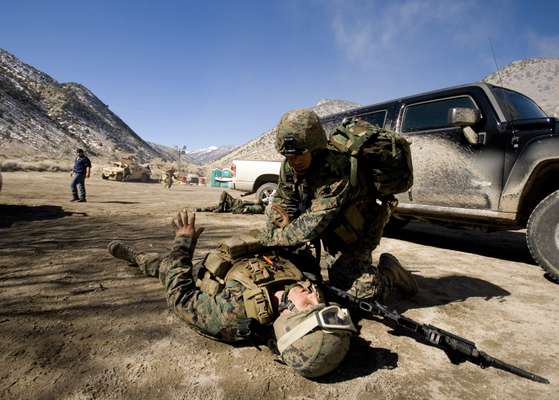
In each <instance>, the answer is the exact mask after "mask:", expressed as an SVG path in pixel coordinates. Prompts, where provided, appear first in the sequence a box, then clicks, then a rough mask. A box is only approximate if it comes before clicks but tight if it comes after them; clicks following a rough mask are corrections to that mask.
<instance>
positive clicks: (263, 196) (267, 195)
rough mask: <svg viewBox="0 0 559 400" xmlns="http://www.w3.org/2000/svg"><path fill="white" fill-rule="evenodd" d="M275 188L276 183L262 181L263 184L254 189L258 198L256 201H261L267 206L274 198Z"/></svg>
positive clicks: (276, 186)
mask: <svg viewBox="0 0 559 400" xmlns="http://www.w3.org/2000/svg"><path fill="white" fill-rule="evenodd" d="M277 188H278V185H277V184H276V183H273V182H267V183H264V184H263V185H260V187H259V188H258V190H257V191H256V198H257V199H258V201H260V202H262V204H264V206H267V205H268V204H270V202H271V201H272V199H273V198H274V194H275V193H276V189H277Z"/></svg>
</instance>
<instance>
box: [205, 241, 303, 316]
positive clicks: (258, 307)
mask: <svg viewBox="0 0 559 400" xmlns="http://www.w3.org/2000/svg"><path fill="white" fill-rule="evenodd" d="M262 249H263V248H262V245H261V244H260V242H259V240H258V239H256V238H254V237H253V236H250V235H243V236H240V237H236V238H231V239H229V240H226V241H225V242H222V243H220V244H219V245H218V247H217V249H215V250H214V251H212V252H210V253H209V254H208V255H207V256H206V259H205V260H204V269H203V270H202V271H201V275H202V276H200V277H199V278H198V279H197V281H196V286H198V287H199V288H200V290H201V291H203V292H205V293H207V294H209V295H211V296H215V295H216V294H217V293H219V292H220V291H221V290H222V289H223V287H224V286H225V283H226V282H227V281H230V280H234V281H237V282H239V283H240V284H241V285H243V286H244V287H245V290H244V292H243V302H244V306H245V311H246V314H247V317H248V318H254V319H255V320H257V321H258V322H259V323H260V324H262V325H267V324H270V323H271V322H273V320H274V309H273V306H272V300H271V296H273V293H274V291H276V290H279V289H280V288H281V287H282V286H285V285H287V284H289V283H295V282H298V281H302V280H304V279H305V278H304V277H303V274H302V273H301V271H299V269H298V268H297V267H296V266H295V265H294V264H293V263H292V262H290V261H289V260H287V259H285V258H283V257H276V256H272V255H270V256H269V257H270V259H272V260H273V261H274V263H273V265H270V264H268V263H267V262H266V261H265V260H264V258H263V255H262V253H259V251H260V250H262Z"/></svg>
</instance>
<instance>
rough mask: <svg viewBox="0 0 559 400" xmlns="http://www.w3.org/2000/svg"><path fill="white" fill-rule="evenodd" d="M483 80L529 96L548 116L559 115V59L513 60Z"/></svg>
mask: <svg viewBox="0 0 559 400" xmlns="http://www.w3.org/2000/svg"><path fill="white" fill-rule="evenodd" d="M484 81H485V82H488V83H492V84H494V85H498V86H504V87H507V88H510V89H513V90H516V91H519V92H521V93H524V94H525V95H527V96H529V97H531V98H532V99H533V100H535V101H536V103H538V104H539V106H540V107H541V108H543V110H544V111H545V112H546V113H547V115H549V116H550V117H556V118H557V117H559V59H557V58H552V59H545V58H539V59H538V58H536V59H528V60H520V61H514V62H512V63H511V64H510V65H507V66H506V67H504V68H502V69H501V70H500V71H499V73H494V74H491V75H489V76H487V77H485V79H484Z"/></svg>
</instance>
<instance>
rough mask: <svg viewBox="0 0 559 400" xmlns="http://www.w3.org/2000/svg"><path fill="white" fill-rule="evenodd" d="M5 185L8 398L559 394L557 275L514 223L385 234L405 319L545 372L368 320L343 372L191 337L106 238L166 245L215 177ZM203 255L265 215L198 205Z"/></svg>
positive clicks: (211, 197) (2, 342) (1, 243)
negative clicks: (490, 228)
mask: <svg viewBox="0 0 559 400" xmlns="http://www.w3.org/2000/svg"><path fill="white" fill-rule="evenodd" d="M3 175H4V187H3V190H2V192H0V365H1V366H2V368H0V398H1V399H140V398H141V399H154V398H158V399H250V398H265V399H373V398H376V399H434V400H438V399H475V400H480V399H556V398H557V395H558V393H559V372H558V367H559V339H558V337H557V328H558V327H559V304H558V302H557V298H558V294H559V286H558V285H556V284H554V283H552V282H550V281H548V280H547V279H545V278H544V276H543V272H542V271H541V269H540V268H539V267H538V266H536V265H535V264H534V263H533V261H532V260H531V258H530V255H529V253H528V250H527V248H526V245H525V242H524V236H523V234H522V233H521V232H504V233H492V234H487V233H481V232H466V231H452V230H447V229H444V228H440V227H433V226H428V225H420V224H412V225H410V226H409V227H408V228H406V229H405V230H404V231H402V233H401V234H399V235H398V236H395V237H389V238H383V240H382V242H381V246H380V247H379V248H378V249H377V250H376V251H375V252H374V256H375V259H378V256H379V255H380V254H381V252H386V251H389V252H392V253H393V254H395V255H396V256H397V257H398V258H399V259H400V260H401V262H402V263H403V264H404V265H405V266H406V267H407V268H409V269H410V270H412V271H413V273H414V274H415V276H416V278H417V280H418V282H419V286H420V290H421V291H420V294H419V295H418V296H417V297H416V298H415V299H413V301H407V302H403V303H399V304H394V306H397V307H398V309H399V310H400V311H402V312H405V315H407V316H410V317H412V318H415V319H417V320H420V321H422V322H425V323H432V324H434V325H438V326H440V327H441V328H444V329H447V330H450V331H452V332H455V333H457V334H459V335H462V336H465V337H467V338H469V339H471V340H473V341H475V342H476V343H477V344H478V347H479V348H480V349H482V350H485V351H487V352H488V353H490V354H492V355H494V356H495V357H497V358H500V359H502V360H504V361H507V362H510V363H512V364H516V365H518V366H520V367H523V368H526V369H528V370H530V371H532V372H535V373H537V374H540V375H543V376H545V377H547V378H548V379H550V380H551V384H550V385H542V384H538V383H534V382H531V381H528V380H525V379H522V378H519V377H516V376H514V375H511V374H508V373H505V372H501V371H498V370H495V369H487V370H482V369H480V368H478V367H477V366H475V365H472V364H461V365H453V364H451V363H450V362H449V361H448V359H447V357H446V356H445V354H444V353H443V352H441V351H440V350H438V349H434V348H430V347H427V346H425V345H422V344H419V343H416V342H415V341H414V340H412V339H410V338H408V337H405V336H396V335H393V334H391V330H390V329H389V328H387V327H386V326H384V325H382V324H381V323H379V322H376V321H373V320H361V321H359V325H360V326H361V334H360V338H361V339H359V340H358V339H356V340H355V341H354V342H353V344H352V349H351V351H350V354H349V356H348V357H347V359H346V361H345V362H344V363H343V364H342V366H341V367H340V369H339V370H338V371H337V372H335V373H333V374H331V375H330V376H328V377H326V378H324V379H321V380H320V381H310V380H306V379H304V378H302V377H299V376H297V375H295V374H293V373H292V372H291V371H290V370H289V369H288V368H287V367H286V366H284V365H282V364H281V363H279V362H277V361H276V358H275V357H274V355H273V354H271V353H270V351H268V350H267V349H266V348H262V349H260V350H258V349H257V348H255V347H251V346H244V347H233V346H230V345H227V344H223V343H219V342H215V341H212V340H210V339H207V338H205V337H202V336H199V335H197V334H196V333H195V332H193V331H191V330H190V329H189V328H188V327H187V326H185V325H184V324H183V323H182V322H181V321H180V320H178V319H177V318H175V317H174V315H173V314H172V313H170V312H169V311H168V310H167V307H166V304H165V300H164V297H163V292H162V288H161V287H160V284H159V282H158V281H157V280H155V279H150V278H146V277H143V276H142V275H141V274H140V273H139V272H138V271H137V270H135V269H134V268H132V267H129V266H127V265H126V263H124V262H120V261H119V260H116V259H113V258H112V257H111V256H110V255H109V254H108V253H107V250H106V246H107V243H108V242H109V241H110V240H112V239H117V238H119V239H123V240H129V241H131V243H133V244H134V245H135V246H138V247H141V248H145V249H148V250H149V251H159V250H161V251H164V250H165V249H167V248H168V247H169V245H170V243H171V240H172V231H171V228H170V224H169V222H170V218H171V216H172V215H173V214H174V212H175V211H176V210H177V209H179V208H181V207H185V206H186V207H200V206H204V205H208V204H211V203H214V202H216V201H217V199H218V197H219V194H220V191H219V190H218V189H215V188H201V187H187V186H176V187H173V190H172V191H170V192H168V191H166V190H164V189H163V188H162V187H161V186H160V185H159V184H145V183H119V182H108V181H102V180H101V179H100V178H98V177H93V178H91V180H90V181H88V192H89V194H88V200H89V202H88V203H83V204H77V203H70V202H69V201H68V200H69V199H70V195H69V188H68V185H69V177H68V175H67V174H61V173H24V172H16V173H4V174H3ZM197 222H198V224H199V225H200V226H205V227H206V231H205V233H204V234H203V236H202V238H201V240H200V242H199V248H198V251H197V257H200V256H202V255H203V254H204V253H205V252H207V251H208V250H209V249H211V248H212V247H213V246H214V245H215V243H216V242H217V241H219V240H220V239H223V238H227V237H229V236H231V235H235V234H237V233H239V232H242V231H243V230H246V229H251V228H254V227H261V226H263V224H264V216H260V215H256V216H251V215H249V216H239V215H228V214H220V215H217V214H212V213H201V214H199V215H198V219H197Z"/></svg>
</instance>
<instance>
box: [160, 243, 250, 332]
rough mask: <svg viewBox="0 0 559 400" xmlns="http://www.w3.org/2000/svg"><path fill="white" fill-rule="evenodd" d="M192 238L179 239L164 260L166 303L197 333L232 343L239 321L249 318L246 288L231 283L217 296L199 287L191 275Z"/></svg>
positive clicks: (162, 268)
mask: <svg viewBox="0 0 559 400" xmlns="http://www.w3.org/2000/svg"><path fill="white" fill-rule="evenodd" d="M194 247H195V243H193V242H192V239H191V238H188V237H184V236H177V237H176V238H175V242H174V244H173V249H172V250H171V252H170V253H169V254H168V255H167V256H166V257H165V258H164V259H163V260H162V261H161V266H160V270H159V279H160V280H161V282H162V283H163V285H164V286H165V291H166V293H167V303H168V304H169V307H170V308H171V309H172V310H173V312H174V313H175V314H176V315H177V316H179V318H181V319H182V320H184V321H185V322H186V323H188V325H189V326H190V327H191V328H193V329H194V330H196V331H198V332H200V333H202V334H206V335H209V336H212V337H214V338H216V339H219V340H223V341H227V342H233V341H237V340H240V338H238V337H237V336H236V332H237V325H238V320H239V318H246V312H245V309H244V304H243V300H242V292H243V290H244V289H243V287H242V286H241V285H240V284H239V283H238V282H235V281H231V282H228V283H227V284H226V286H225V288H224V289H223V290H222V291H221V292H219V293H218V294H217V295H215V296H210V295H208V294H207V293H204V292H202V291H200V290H199V289H197V288H196V285H195V282H194V277H193V276H192V254H193V252H194Z"/></svg>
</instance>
